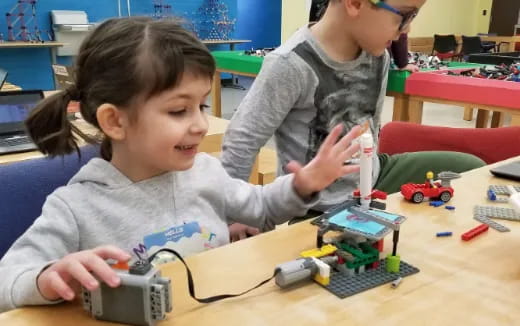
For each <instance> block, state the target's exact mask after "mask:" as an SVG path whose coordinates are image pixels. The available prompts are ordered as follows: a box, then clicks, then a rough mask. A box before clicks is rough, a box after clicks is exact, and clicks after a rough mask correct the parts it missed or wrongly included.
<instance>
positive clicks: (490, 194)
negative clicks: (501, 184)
mask: <svg viewBox="0 0 520 326" xmlns="http://www.w3.org/2000/svg"><path fill="white" fill-rule="evenodd" d="M487 195H488V199H489V200H492V201H495V200H497V194H496V193H495V192H494V191H493V190H491V189H489V190H488V192H487Z"/></svg>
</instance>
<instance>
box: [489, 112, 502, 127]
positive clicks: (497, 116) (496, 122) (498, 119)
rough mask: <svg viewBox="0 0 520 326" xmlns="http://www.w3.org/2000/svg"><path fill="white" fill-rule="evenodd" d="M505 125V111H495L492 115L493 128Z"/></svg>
mask: <svg viewBox="0 0 520 326" xmlns="http://www.w3.org/2000/svg"><path fill="white" fill-rule="evenodd" d="M503 125H504V113H502V112H499V111H493V115H492V116H491V128H500V127H502V126H503Z"/></svg>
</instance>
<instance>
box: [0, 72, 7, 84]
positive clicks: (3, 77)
mask: <svg viewBox="0 0 520 326" xmlns="http://www.w3.org/2000/svg"><path fill="white" fill-rule="evenodd" d="M6 79H7V71H5V70H4V69H2V68H0V89H2V87H3V86H4V83H5V80H6Z"/></svg>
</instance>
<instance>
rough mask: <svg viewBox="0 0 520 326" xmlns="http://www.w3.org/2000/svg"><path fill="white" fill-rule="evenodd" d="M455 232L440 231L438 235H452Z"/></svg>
mask: <svg viewBox="0 0 520 326" xmlns="http://www.w3.org/2000/svg"><path fill="white" fill-rule="evenodd" d="M452 235H453V232H438V233H437V237H451V236H452Z"/></svg>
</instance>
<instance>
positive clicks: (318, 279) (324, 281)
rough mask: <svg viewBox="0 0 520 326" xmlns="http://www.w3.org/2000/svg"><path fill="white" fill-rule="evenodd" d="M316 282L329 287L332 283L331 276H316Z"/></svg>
mask: <svg viewBox="0 0 520 326" xmlns="http://www.w3.org/2000/svg"><path fill="white" fill-rule="evenodd" d="M314 280H315V281H316V282H317V283H319V284H321V285H323V286H327V285H329V283H330V276H327V277H323V276H321V275H320V274H316V276H314Z"/></svg>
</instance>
